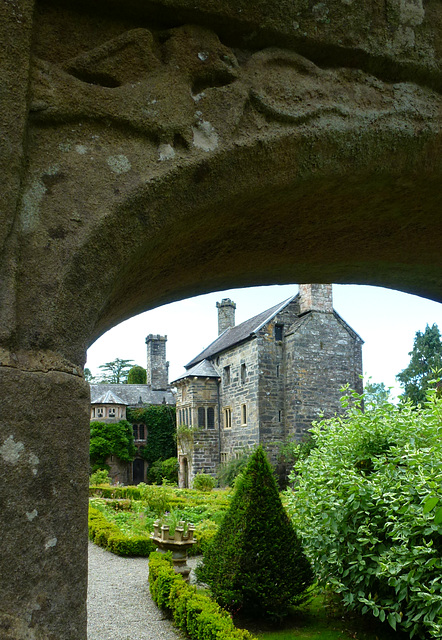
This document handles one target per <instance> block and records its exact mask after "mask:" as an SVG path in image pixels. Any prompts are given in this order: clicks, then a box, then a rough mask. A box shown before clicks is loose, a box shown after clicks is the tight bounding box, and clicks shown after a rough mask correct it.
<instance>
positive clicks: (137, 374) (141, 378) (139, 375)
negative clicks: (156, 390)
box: [127, 364, 147, 384]
mask: <svg viewBox="0 0 442 640" xmlns="http://www.w3.org/2000/svg"><path fill="white" fill-rule="evenodd" d="M146 382H147V372H146V369H145V368H144V367H140V365H139V364H135V365H134V366H133V367H131V369H129V373H128V375H127V384H146Z"/></svg>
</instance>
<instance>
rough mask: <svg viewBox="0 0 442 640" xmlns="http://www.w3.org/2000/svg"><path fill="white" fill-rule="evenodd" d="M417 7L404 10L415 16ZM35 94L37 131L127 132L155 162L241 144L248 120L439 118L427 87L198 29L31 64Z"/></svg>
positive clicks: (135, 33)
mask: <svg viewBox="0 0 442 640" xmlns="http://www.w3.org/2000/svg"><path fill="white" fill-rule="evenodd" d="M419 2H420V0H419V1H417V0H416V2H414V3H410V2H408V3H405V0H403V1H402V3H401V7H402V5H404V11H405V9H407V7H408V9H410V6H411V5H413V6H412V7H411V8H412V9H413V11H414V13H416V11H418V10H419V6H420V4H419ZM405 5H407V6H405ZM409 5H410V6H409ZM418 5H419V6H418ZM408 9H407V10H408ZM414 13H413V15H414ZM407 15H408V14H407ZM239 60H241V62H240V61H239ZM32 92H33V98H32V104H31V116H32V121H33V122H34V123H36V124H37V123H41V124H50V125H56V124H62V123H68V122H78V121H82V120H86V121H102V122H106V123H111V124H113V125H115V126H119V127H128V128H129V129H131V130H132V131H134V132H138V133H139V134H141V135H142V136H144V137H145V138H146V139H148V140H150V141H152V142H153V143H154V144H156V145H157V148H158V157H159V159H160V160H170V159H172V158H174V157H175V152H176V148H177V147H179V148H180V149H187V150H192V149H193V150H196V151H206V152H208V151H213V150H215V149H216V148H217V147H218V146H219V145H220V144H226V143H228V142H229V140H232V139H237V138H240V137H241V135H242V134H243V133H244V132H245V129H246V128H247V117H250V113H253V114H254V115H253V126H254V127H256V125H257V124H258V129H262V127H264V128H265V127H269V126H270V127H273V128H274V127H276V126H285V127H287V126H291V127H293V126H297V127H299V126H301V125H303V124H306V123H308V122H310V121H312V120H315V121H318V123H319V122H320V121H323V120H324V118H326V119H330V118H334V119H336V118H337V119H339V120H341V121H343V122H355V121H361V120H362V121H365V122H373V123H374V122H383V121H386V120H389V121H394V120H395V119H397V118H402V119H406V120H407V121H408V122H410V123H414V124H418V123H420V122H421V121H422V120H424V119H425V120H426V122H427V123H429V122H431V121H432V119H433V118H435V117H436V115H437V108H438V104H439V101H440V97H439V96H438V94H436V93H435V92H434V91H431V90H430V89H427V88H425V87H419V86H418V85H415V84H413V83H405V82H401V83H393V84H389V83H386V82H383V81H381V80H380V79H378V78H376V77H374V76H372V75H370V74H368V73H365V72H363V71H361V70H355V69H347V68H338V69H322V68H320V67H318V66H316V65H315V64H314V63H313V62H311V61H310V60H308V59H306V58H304V57H302V56H300V55H298V54H297V53H294V52H292V51H289V50H284V49H278V48H268V49H264V50H262V51H259V52H257V53H253V54H250V53H247V52H236V53H235V52H234V51H233V50H232V49H230V48H228V47H226V46H225V45H223V44H222V43H221V42H220V40H219V39H218V37H217V35H216V34H215V33H213V32H212V31H208V30H206V29H203V28H201V27H196V26H185V27H180V28H177V29H171V30H170V31H169V32H168V33H167V37H166V38H164V40H163V41H162V42H160V41H159V40H158V39H157V38H156V37H155V34H153V33H152V32H151V31H150V30H148V29H134V30H131V31H128V32H126V33H124V34H123V35H121V36H119V37H116V38H114V39H111V40H109V41H108V42H106V43H105V44H103V45H101V46H99V47H97V48H95V49H92V50H90V51H88V52H86V53H83V54H81V55H79V56H77V57H75V58H72V59H70V60H67V61H65V62H64V63H62V64H60V65H57V64H53V63H49V62H47V61H45V60H42V59H36V60H35V63H34V70H33V85H32Z"/></svg>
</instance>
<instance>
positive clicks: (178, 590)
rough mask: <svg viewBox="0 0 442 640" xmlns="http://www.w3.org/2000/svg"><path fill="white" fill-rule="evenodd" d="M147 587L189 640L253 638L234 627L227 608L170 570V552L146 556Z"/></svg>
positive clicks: (244, 631)
mask: <svg viewBox="0 0 442 640" xmlns="http://www.w3.org/2000/svg"><path fill="white" fill-rule="evenodd" d="M149 586H150V592H151V595H152V598H153V600H154V602H155V603H156V604H157V605H158V606H159V607H161V608H162V609H166V610H167V611H169V612H170V613H172V615H173V619H174V622H175V624H176V625H177V626H178V627H179V628H180V629H181V630H182V631H184V632H185V633H187V634H188V636H189V637H190V638H191V639H192V640H255V639H254V637H253V636H252V635H251V634H250V633H249V632H248V631H246V630H243V629H237V628H236V627H235V625H234V624H233V622H232V619H231V617H230V615H229V614H228V613H227V611H225V610H224V609H222V608H221V607H220V606H219V605H218V604H216V603H215V602H213V600H211V599H210V598H209V596H207V595H205V594H202V593H197V591H196V588H195V587H194V586H191V585H189V584H186V583H185V582H184V580H183V577H182V576H181V575H179V574H176V573H175V572H174V570H173V567H172V562H171V556H170V554H161V553H157V552H154V553H152V554H151V555H150V558H149Z"/></svg>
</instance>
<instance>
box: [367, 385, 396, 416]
mask: <svg viewBox="0 0 442 640" xmlns="http://www.w3.org/2000/svg"><path fill="white" fill-rule="evenodd" d="M385 402H390V389H388V388H387V387H386V386H385V384H384V383H383V382H366V383H365V385H364V406H365V409H366V410H370V409H374V408H376V407H381V406H382V405H383V404H385Z"/></svg>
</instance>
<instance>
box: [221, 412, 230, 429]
mask: <svg viewBox="0 0 442 640" xmlns="http://www.w3.org/2000/svg"><path fill="white" fill-rule="evenodd" d="M223 427H224V429H231V428H232V407H224V408H223Z"/></svg>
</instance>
